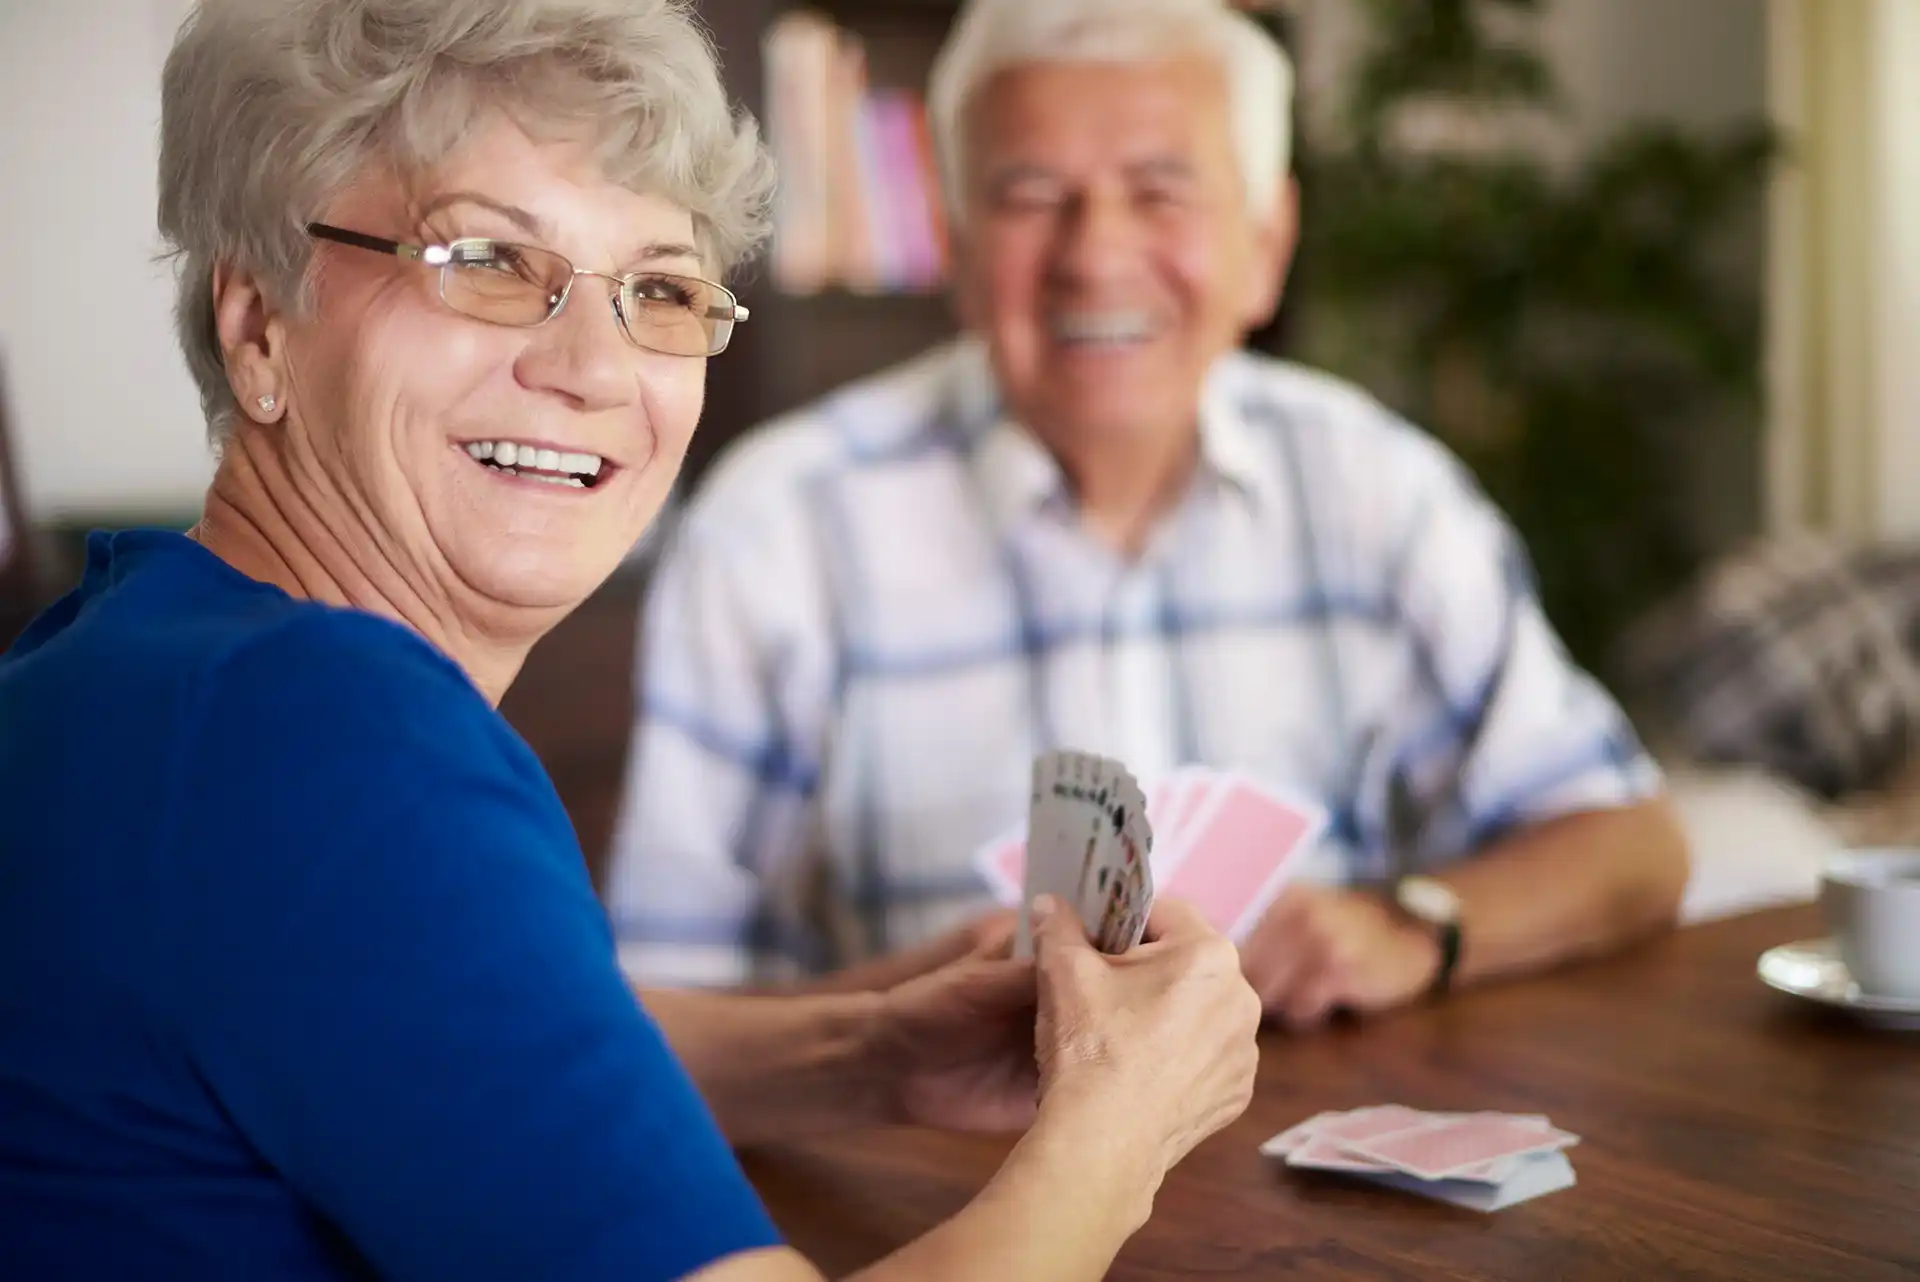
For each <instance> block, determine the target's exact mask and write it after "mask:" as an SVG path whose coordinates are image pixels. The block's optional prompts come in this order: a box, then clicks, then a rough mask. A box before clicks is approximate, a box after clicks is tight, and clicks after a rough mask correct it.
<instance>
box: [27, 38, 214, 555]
mask: <svg viewBox="0 0 1920 1282" xmlns="http://www.w3.org/2000/svg"><path fill="white" fill-rule="evenodd" d="M184 11H185V5H184V0H0V245H4V246H5V247H6V256H5V264H6V265H5V267H4V269H0V360H3V361H4V362H5V367H6V384H7V397H8V400H9V402H10V404H11V408H12V418H13V421H14V424H15V434H16V437H17V439H16V441H15V442H14V444H15V447H16V453H17V455H18V456H19V461H20V463H21V465H22V470H23V472H24V476H23V478H22V482H23V489H24V497H25V500H26V502H27V504H28V510H29V512H30V513H31V514H32V515H33V516H34V517H35V518H36V519H45V518H47V517H49V516H62V515H65V516H77V515H91V514H95V513H100V512H103V511H116V512H117V511H154V512H157V513H164V514H171V513H172V512H173V511H178V510H185V511H191V510H193V509H195V508H197V506H198V503H199V496H200V491H201V489H202V488H203V487H204V485H205V484H206V479H207V477H208V475H209V474H210V473H211V470H212V461H211V457H210V455H209V453H208V451H207V446H206V442H205V434H204V428H203V425H202V422H201V418H200V407H199V401H198V398H197V397H196V396H195V395H194V391H193V384H192V381H191V380H190V379H189V378H188V377H187V373H186V368H185V366H184V364H183V363H182V360H181V357H180V355H179V352H178V349H177V348H176V347H175V345H174V340H173V328H172V319H171V315H170V308H171V303H172V295H171V289H170V284H169V277H168V274H167V271H166V269H165V268H164V267H162V266H159V265H156V264H155V263H154V261H153V258H154V255H155V254H156V253H157V252H158V251H159V249H160V242H159V234H158V232H156V231H155V229H154V164H155V159H156V155H157V141H156V132H157V128H158V124H159V116H160V107H159V75H160V64H161V62H162V60H163V59H164V58H165V56H166V48H167V44H168V42H169V40H170V38H171V36H172V26H173V23H174V21H175V20H177V18H178V17H179V16H180V15H181V14H182V13H183V12H184Z"/></svg>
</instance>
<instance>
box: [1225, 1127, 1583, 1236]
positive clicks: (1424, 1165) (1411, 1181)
mask: <svg viewBox="0 0 1920 1282" xmlns="http://www.w3.org/2000/svg"><path fill="white" fill-rule="evenodd" d="M1435 1136H1438V1137H1440V1138H1438V1139H1436V1138H1433V1137H1435ZM1448 1136H1451V1137H1452V1138H1451V1139H1449V1138H1446V1137H1448ZM1496 1139H1501V1140H1503V1141H1505V1143H1506V1149H1505V1151H1504V1152H1501V1153H1500V1154H1499V1155H1498V1156H1492V1157H1483V1158H1480V1159H1479V1160H1473V1161H1469V1162H1466V1163H1464V1164H1461V1165H1457V1166H1454V1167H1451V1168H1449V1169H1446V1170H1444V1171H1438V1170H1437V1169H1436V1168H1437V1167H1438V1166H1439V1164H1440V1163H1443V1162H1448V1161H1453V1160H1455V1159H1458V1158H1461V1157H1463V1156H1469V1155H1473V1154H1485V1153H1488V1152H1491V1151H1493V1150H1494V1149H1495V1148H1496V1147H1498V1146H1497V1145H1496V1143H1495V1140H1496ZM1574 1142H1575V1137H1574V1136H1572V1135H1569V1134H1568V1133H1567V1132H1565V1131H1558V1130H1555V1129H1554V1127H1553V1126H1552V1124H1551V1123H1550V1122H1548V1120H1547V1119H1546V1118H1545V1117H1542V1116H1538V1115H1528V1114H1516V1113H1429V1112H1423V1111H1421V1110H1419V1109H1412V1108H1406V1107H1403V1106H1401V1105H1397V1104H1386V1105H1379V1106H1376V1107H1373V1108H1362V1109H1354V1110H1353V1111H1352V1112H1347V1113H1316V1114H1315V1115H1314V1116H1312V1117H1310V1118H1308V1119H1307V1120H1306V1121H1304V1122H1300V1123H1298V1124H1297V1125H1295V1126H1292V1127H1289V1128H1288V1129H1287V1130H1284V1131H1282V1132H1281V1133H1280V1134H1278V1135H1275V1136H1273V1137H1272V1138H1271V1139H1269V1140H1268V1141H1267V1142H1266V1143H1264V1144H1262V1145H1261V1146H1260V1151H1261V1153H1262V1154H1264V1155H1266V1156H1268V1157H1273V1158H1280V1159H1284V1160H1285V1162H1286V1164H1287V1165H1288V1166H1289V1167H1295V1168H1300V1169H1307V1170H1316V1171H1332V1172H1337V1173H1339V1174H1341V1175H1344V1176H1347V1177H1349V1178H1352V1179H1358V1180H1364V1181H1366V1182H1368V1183H1372V1184H1379V1185H1382V1186H1384V1187H1387V1188H1393V1189H1399V1190H1402V1191H1404V1192H1408V1193H1414V1194H1417V1195H1419V1196H1421V1197H1426V1198H1432V1199H1434V1200H1436V1201H1441V1202H1449V1203H1452V1204H1453V1205H1455V1206H1461V1207H1466V1208H1468V1209H1470V1210H1475V1211H1483V1212H1490V1211H1497V1210H1501V1209H1504V1208H1506V1207H1509V1206H1515V1205H1518V1204H1519V1203H1521V1202H1526V1201H1529V1200H1531V1199H1533V1198H1536V1197H1542V1196H1545V1195H1546V1194H1548V1193H1553V1192H1556V1191H1558V1190H1560V1189H1565V1188H1571V1187H1572V1186H1573V1184H1574V1183H1575V1180H1574V1174H1573V1166H1572V1164H1571V1163H1569V1162H1568V1161H1567V1157H1566V1154H1565V1152H1563V1151H1562V1150H1563V1148H1564V1147H1565V1146H1566V1145H1568V1144H1571V1143H1574ZM1516 1145H1520V1147H1515V1146H1516ZM1429 1150H1431V1151H1429ZM1395 1155H1397V1156H1398V1157H1399V1158H1403V1159H1411V1160H1416V1161H1418V1162H1419V1163H1421V1165H1420V1167H1419V1168H1418V1170H1415V1169H1411V1168H1410V1167H1409V1166H1408V1165H1407V1162H1406V1161H1389V1160H1388V1159H1389V1157H1393V1156H1395Z"/></svg>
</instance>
